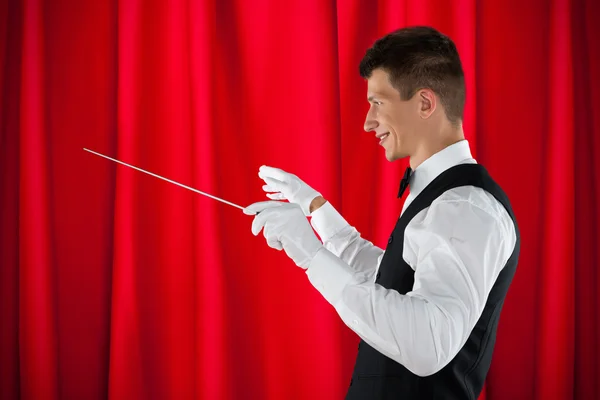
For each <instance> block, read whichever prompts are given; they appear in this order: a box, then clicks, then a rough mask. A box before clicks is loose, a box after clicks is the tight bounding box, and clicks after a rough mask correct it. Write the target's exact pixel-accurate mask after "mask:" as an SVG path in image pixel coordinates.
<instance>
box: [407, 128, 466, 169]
mask: <svg viewBox="0 0 600 400" xmlns="http://www.w3.org/2000/svg"><path fill="white" fill-rule="evenodd" d="M464 139H465V134H464V132H463V129H462V124H459V125H458V126H456V125H451V124H446V125H445V126H443V127H441V128H438V129H435V130H433V132H432V133H431V134H428V135H424V136H423V141H422V142H421V143H419V145H418V146H417V151H415V153H414V154H413V155H411V156H410V167H411V168H412V170H413V171H414V170H415V169H417V167H418V166H419V165H421V164H422V163H423V161H425V160H427V159H428V158H429V157H431V156H432V155H434V154H435V153H438V152H440V151H442V150H444V149H445V148H446V147H448V146H451V145H453V144H454V143H457V142H460V141H461V140H464Z"/></svg>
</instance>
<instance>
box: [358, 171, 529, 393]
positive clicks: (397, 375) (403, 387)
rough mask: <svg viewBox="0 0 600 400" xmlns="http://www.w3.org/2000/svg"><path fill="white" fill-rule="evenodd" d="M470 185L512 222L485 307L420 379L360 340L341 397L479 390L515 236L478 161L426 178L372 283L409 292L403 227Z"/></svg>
mask: <svg viewBox="0 0 600 400" xmlns="http://www.w3.org/2000/svg"><path fill="white" fill-rule="evenodd" d="M460 186H475V187H480V188H482V189H483V190H485V191H487V192H488V193H490V194H491V195H492V196H494V197H495V198H496V199H497V200H498V201H499V202H500V203H502V205H503V206H504V207H505V208H506V211H508V213H509V215H510V217H511V218H512V220H513V223H514V224H515V230H516V234H517V242H516V245H515V248H514V251H513V253H512V255H511V256H510V258H509V259H508V262H507V263H506V265H505V266H504V268H503V269H502V271H501V272H500V274H499V276H498V278H497V280H496V282H495V284H494V285H493V287H492V289H491V292H490V294H489V297H488V300H487V302H486V304H485V308H484V310H483V313H482V315H481V317H480V318H479V320H478V321H477V323H476V325H475V327H474V329H473V331H472V332H471V335H470V336H469V338H468V339H467V342H466V343H465V345H464V346H463V347H462V348H461V349H460V351H459V352H458V354H457V355H456V357H454V359H453V360H452V361H450V363H449V364H448V365H446V366H445V367H444V368H443V369H441V370H440V371H438V372H437V373H435V374H433V375H430V376H426V377H420V376H418V375H415V374H413V373H412V372H410V371H409V370H408V369H406V368H405V367H404V366H402V365H401V364H399V363H397V362H396V361H394V360H392V359H390V358H388V357H386V356H384V355H383V354H381V353H379V352H378V351H377V350H375V349H374V348H372V347H371V346H369V345H368V344H367V343H365V342H364V341H361V342H360V344H359V347H358V349H359V350H358V356H357V358H356V364H355V366H354V372H353V374H352V380H351V383H350V388H349V389H348V393H347V396H346V399H347V400H357V399H372V400H379V399H419V400H420V399H461V400H463V399H472V400H476V399H477V397H478V396H479V393H480V392H481V390H482V388H483V383H484V381H485V377H486V375H487V372H488V370H489V368H490V363H491V361H492V353H493V350H494V344H495V341H496V329H497V327H498V320H499V318H500V311H501V310H502V305H503V304H504V298H505V297H506V293H507V291H508V287H509V286H510V283H511V281H512V278H513V275H514V273H515V270H516V267H517V260H518V257H519V249H520V234H519V229H518V227H517V223H516V221H515V216H514V214H513V211H512V208H511V206H510V203H509V201H508V198H507V197H506V195H505V194H504V192H503V191H502V189H501V188H500V187H499V186H498V185H497V184H496V183H495V182H494V181H493V180H492V178H491V177H490V176H489V175H488V173H487V171H486V170H485V169H484V168H483V167H482V166H481V165H479V164H460V165H456V166H454V167H452V168H450V169H448V170H446V171H444V172H443V173H442V174H440V175H439V176H438V177H437V178H436V179H435V180H433V182H431V183H430V184H429V185H428V186H427V187H426V188H425V189H424V190H423V191H422V192H421V193H420V194H419V195H418V196H417V197H416V198H415V199H414V200H413V202H412V203H411V204H410V205H409V206H408V208H407V209H406V211H405V212H404V214H403V215H402V216H401V217H400V218H399V219H398V221H397V223H396V226H395V228H394V231H393V232H392V235H391V236H390V238H389V240H388V246H387V248H386V251H385V255H384V256H383V259H382V260H381V265H380V267H379V272H378V273H377V278H376V283H378V284H379V285H381V286H383V287H385V288H387V289H394V290H397V291H398V292H399V293H401V294H406V293H407V292H409V291H411V290H412V287H413V283H414V271H413V269H412V268H411V267H410V266H409V265H408V264H407V263H406V262H405V261H404V259H403V257H402V252H403V245H404V231H405V229H406V226H407V225H408V223H409V222H410V221H411V219H413V218H414V217H415V216H416V215H417V214H418V213H419V212H420V211H422V210H423V209H425V208H427V207H429V206H430V205H431V203H432V202H433V201H434V200H435V199H436V198H438V197H439V196H440V195H442V194H443V193H444V192H446V191H447V190H449V189H452V188H456V187H460Z"/></svg>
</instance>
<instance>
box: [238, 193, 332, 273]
mask: <svg viewBox="0 0 600 400" xmlns="http://www.w3.org/2000/svg"><path fill="white" fill-rule="evenodd" d="M257 212H259V213H260V214H258V215H256V213H257ZM244 214H248V215H256V216H255V217H254V221H253V222H252V233H253V234H254V236H257V235H258V234H259V233H260V231H261V229H262V230H263V235H264V236H265V238H266V239H267V244H268V245H269V247H272V248H274V249H277V250H282V249H283V250H284V251H285V253H286V254H287V255H288V257H290V258H291V259H292V260H293V261H294V263H296V265H297V266H299V267H300V268H304V269H306V268H308V266H309V265H310V262H311V261H312V259H313V258H314V257H315V255H316V254H317V252H318V251H319V250H320V249H321V248H323V244H322V243H321V241H320V240H319V239H318V238H317V236H316V235H315V233H314V232H313V230H312V227H311V226H310V224H309V222H308V220H307V219H306V216H305V215H303V213H302V210H301V209H300V206H299V205H297V204H293V203H283V202H279V201H262V202H258V203H254V204H251V205H250V206H248V207H246V208H245V209H244Z"/></svg>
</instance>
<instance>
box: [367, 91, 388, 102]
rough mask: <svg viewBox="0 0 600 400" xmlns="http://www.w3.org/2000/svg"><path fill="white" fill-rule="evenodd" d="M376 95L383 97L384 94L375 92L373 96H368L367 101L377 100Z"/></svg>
mask: <svg viewBox="0 0 600 400" xmlns="http://www.w3.org/2000/svg"><path fill="white" fill-rule="evenodd" d="M376 97H377V98H380V99H381V98H383V97H384V96H383V95H382V94H381V93H376V94H374V95H372V96H369V97H367V101H368V102H371V101H373V100H375V98H376Z"/></svg>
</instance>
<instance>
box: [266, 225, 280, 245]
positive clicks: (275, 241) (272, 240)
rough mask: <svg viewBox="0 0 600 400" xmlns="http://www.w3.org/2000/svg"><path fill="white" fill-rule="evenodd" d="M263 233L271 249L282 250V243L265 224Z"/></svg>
mask: <svg viewBox="0 0 600 400" xmlns="http://www.w3.org/2000/svg"><path fill="white" fill-rule="evenodd" d="M263 235H264V237H265V239H267V245H269V247H271V248H273V249H277V250H283V245H282V244H281V242H280V241H279V238H277V235H275V234H273V229H269V226H267V225H265V229H263Z"/></svg>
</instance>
